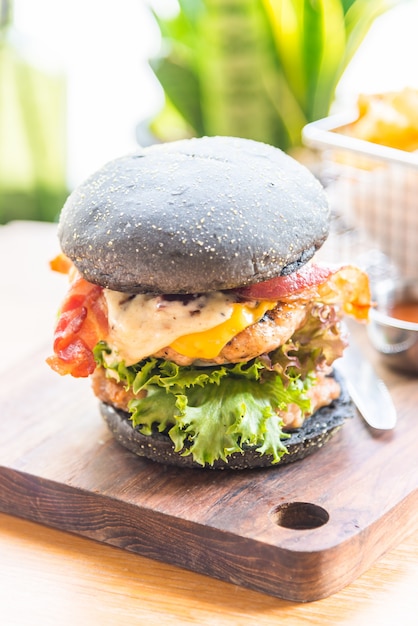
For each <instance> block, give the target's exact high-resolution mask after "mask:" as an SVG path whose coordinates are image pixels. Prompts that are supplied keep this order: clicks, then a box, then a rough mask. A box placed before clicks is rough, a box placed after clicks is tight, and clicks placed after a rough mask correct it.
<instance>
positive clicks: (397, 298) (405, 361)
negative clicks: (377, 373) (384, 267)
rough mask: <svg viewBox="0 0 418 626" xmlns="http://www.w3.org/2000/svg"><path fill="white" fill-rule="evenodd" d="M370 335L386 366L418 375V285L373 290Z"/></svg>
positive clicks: (385, 284)
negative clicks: (373, 304)
mask: <svg viewBox="0 0 418 626" xmlns="http://www.w3.org/2000/svg"><path fill="white" fill-rule="evenodd" d="M373 292H374V293H373V298H374V301H375V302H376V308H374V309H372V311H371V313H370V323H369V326H368V334H369V338H370V341H371V343H372V345H373V346H374V347H375V349H376V350H377V351H378V352H379V353H380V355H381V358H382V360H383V362H384V363H385V364H386V365H388V366H390V367H392V368H394V369H397V370H399V371H402V372H405V373H412V374H418V281H402V280H401V279H398V280H392V279H390V280H385V281H382V282H379V283H378V284H376V285H375V286H374V288H373Z"/></svg>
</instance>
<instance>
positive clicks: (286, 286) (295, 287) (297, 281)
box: [237, 264, 333, 300]
mask: <svg viewBox="0 0 418 626" xmlns="http://www.w3.org/2000/svg"><path fill="white" fill-rule="evenodd" d="M332 273H333V270H332V269H331V268H329V267H323V266H321V265H314V264H312V265H304V266H303V267H301V269H300V270H298V271H297V272H293V273H292V274H289V275H288V276H278V277H277V278H272V279H271V280H266V281H264V282H262V283H257V284H255V285H249V286H248V287H243V288H242V289H237V291H238V293H239V294H240V296H242V297H243V298H248V299H249V300H281V299H283V298H287V297H288V296H291V295H294V294H297V293H299V292H301V291H304V290H305V289H308V288H310V287H316V286H317V285H320V284H321V283H324V282H326V281H327V280H328V278H329V277H330V276H331V274H332Z"/></svg>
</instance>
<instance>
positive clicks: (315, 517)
mask: <svg viewBox="0 0 418 626" xmlns="http://www.w3.org/2000/svg"><path fill="white" fill-rule="evenodd" d="M270 516H271V518H272V520H273V522H274V523H275V524H277V525H278V526H282V527H283V528H291V529H292V530H311V529H312V528H319V527H320V526H323V525H324V524H326V523H327V522H328V520H329V514H328V512H327V511H326V510H325V509H323V508H322V507H321V506H318V505H317V504H312V503H310V502H284V503H283V504H280V505H279V506H277V507H276V508H275V509H273V511H271V513H270Z"/></svg>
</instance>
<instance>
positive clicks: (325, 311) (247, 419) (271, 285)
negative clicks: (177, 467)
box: [48, 255, 370, 465]
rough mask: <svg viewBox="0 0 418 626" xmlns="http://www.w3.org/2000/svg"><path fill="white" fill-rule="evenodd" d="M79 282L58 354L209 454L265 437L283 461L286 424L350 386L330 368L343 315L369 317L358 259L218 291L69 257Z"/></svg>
mask: <svg viewBox="0 0 418 626" xmlns="http://www.w3.org/2000/svg"><path fill="white" fill-rule="evenodd" d="M52 266H53V268H54V269H57V270H58V271H62V272H66V273H68V274H69V276H70V279H71V286H70V290H69V292H68V295H67V297H66V299H65V300H64V302H63V305H62V309H61V311H60V316H59V319H58V323H57V327H56V331H55V337H54V354H53V356H51V357H50V358H49V359H48V363H49V365H50V366H51V367H52V369H54V370H55V371H57V372H59V373H60V374H71V375H73V376H76V377H85V376H90V375H92V383H93V390H94V393H95V394H96V395H97V397H98V398H99V399H100V400H101V401H103V402H106V403H109V404H111V405H113V406H115V407H116V408H119V409H121V410H123V411H126V412H127V413H129V414H130V417H131V420H132V425H133V426H134V427H136V428H138V429H139V430H140V431H141V432H142V433H143V434H145V435H147V434H148V435H150V434H152V432H153V431H154V430H158V431H160V432H167V433H168V435H169V436H170V437H171V439H172V441H173V443H174V447H175V450H176V451H177V452H179V453H181V454H192V455H193V458H194V460H195V461H196V462H198V463H200V464H201V465H205V464H213V463H214V461H215V460H217V459H223V460H227V458H228V456H229V455H230V454H232V453H234V452H243V450H244V449H245V447H246V446H256V447H257V450H258V452H259V453H260V454H269V455H271V456H272V459H273V462H278V461H279V460H280V458H281V457H282V456H283V454H286V446H285V440H286V438H287V437H288V431H289V430H292V429H295V428H299V427H300V426H301V425H302V424H303V423H304V421H305V419H307V418H308V417H309V416H310V415H312V413H314V412H315V411H316V410H317V409H318V408H320V407H321V406H325V405H328V404H329V403H330V402H332V400H333V399H335V398H337V397H338V396H339V393H340V389H339V386H338V383H337V382H336V381H335V380H334V378H333V377H332V376H330V375H329V374H330V372H331V366H332V363H333V361H334V360H335V359H336V358H338V357H340V356H341V355H342V353H343V350H344V348H345V346H346V343H347V342H346V338H345V336H344V333H343V332H342V326H341V320H342V318H343V316H344V315H345V314H349V315H351V316H353V317H355V318H356V319H359V320H363V319H366V318H367V316H368V310H369V307H370V293H369V285H368V279H367V276H366V275H365V274H364V273H363V272H362V271H361V270H359V269H358V268H356V267H353V266H345V267H343V268H339V269H338V270H333V269H330V268H323V267H320V266H315V265H309V266H305V267H304V268H302V269H301V270H300V271H299V272H296V273H294V274H292V275H290V276H286V277H279V278H276V279H272V280H270V281H266V282H264V283H259V284H257V285H254V286H249V287H245V288H242V289H236V290H229V291H224V292H221V291H217V292H213V293H209V294H192V295H187V296H184V295H178V294H176V295H171V294H170V295H155V294H126V293H120V292H115V291H111V290H108V289H104V288H102V287H100V286H98V285H93V284H91V283H89V282H88V281H86V280H85V279H84V278H82V277H81V276H80V275H79V274H78V272H77V271H76V270H75V268H74V267H73V266H72V264H71V262H70V261H68V259H66V258H65V257H64V256H62V255H61V256H60V257H58V258H57V259H56V260H54V262H53V264H52Z"/></svg>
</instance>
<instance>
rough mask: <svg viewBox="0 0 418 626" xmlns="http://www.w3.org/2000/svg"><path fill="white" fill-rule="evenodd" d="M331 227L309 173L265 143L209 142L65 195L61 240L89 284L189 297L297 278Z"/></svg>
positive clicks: (125, 161)
mask: <svg viewBox="0 0 418 626" xmlns="http://www.w3.org/2000/svg"><path fill="white" fill-rule="evenodd" d="M328 230H329V207H328V203H327V198H326V195H325V193H324V191H323V189H322V187H321V185H320V184H319V182H318V181H317V180H316V179H315V178H314V176H313V175H312V174H311V173H310V172H309V171H308V170H307V169H306V168H305V167H304V166H302V165H301V164H299V163H298V162H297V161H295V160H294V159H292V158H291V157H289V156H288V155H286V154H285V153H283V152H282V151H281V150H279V149H277V148H274V147H272V146H269V145H266V144H262V143H259V142H255V141H252V140H247V139H239V138H232V137H203V138H199V139H189V140H183V141H176V142H172V143H167V144H160V145H154V146H151V147H148V148H144V149H141V150H140V151H138V152H137V153H135V154H132V155H129V156H125V157H122V158H119V159H116V160H114V161H112V162H110V163H108V164H107V165H105V166H104V167H103V168H102V169H100V170H99V171H98V172H96V173H95V174H93V175H92V176H91V177H90V178H89V179H88V180H87V181H86V182H84V183H83V184H81V185H80V186H79V187H78V188H77V189H75V190H74V192H73V193H72V194H71V195H70V197H69V198H68V200H67V202H66V204H65V206H64V208H63V211H62V214H61V218H60V224H59V238H60V243H61V247H62V250H63V252H64V253H65V254H66V255H67V256H68V257H69V258H70V259H71V260H72V261H73V263H74V265H75V266H76V267H77V269H78V270H79V271H80V272H81V274H82V275H83V276H84V277H85V278H86V279H87V280H89V281H90V282H92V283H95V284H99V285H101V286H104V287H108V288H110V289H114V290H118V291H123V292H129V293H146V292H151V293H163V294H164V293H165V294H176V293H184V294H187V293H196V292H207V291H215V290H225V289H231V288H235V287H238V286H245V285H251V284H254V283H258V282H260V281H265V280H268V279H270V278H273V277H276V276H280V275H286V274H290V273H292V272H294V271H295V270H297V269H298V268H299V267H301V266H302V265H304V264H305V263H306V262H307V261H308V260H309V259H310V258H311V257H312V256H313V254H314V253H315V251H316V250H317V249H318V248H319V247H320V246H321V245H322V244H323V242H324V241H325V239H326V237H327V235H328Z"/></svg>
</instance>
